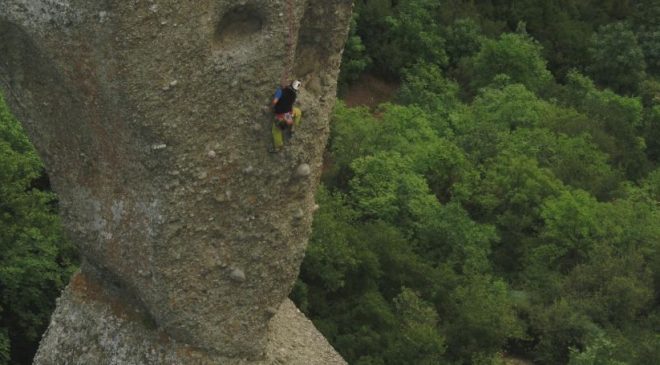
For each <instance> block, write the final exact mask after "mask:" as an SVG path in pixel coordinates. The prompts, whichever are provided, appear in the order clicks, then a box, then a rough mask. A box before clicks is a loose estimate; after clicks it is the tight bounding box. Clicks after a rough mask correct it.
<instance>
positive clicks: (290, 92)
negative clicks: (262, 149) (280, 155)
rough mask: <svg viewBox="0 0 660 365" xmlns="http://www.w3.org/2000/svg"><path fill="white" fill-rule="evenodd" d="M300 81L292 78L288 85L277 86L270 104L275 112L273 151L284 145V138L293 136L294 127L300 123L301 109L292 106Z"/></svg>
mask: <svg viewBox="0 0 660 365" xmlns="http://www.w3.org/2000/svg"><path fill="white" fill-rule="evenodd" d="M301 85H302V84H301V82H300V81H298V80H294V81H293V82H291V84H290V85H288V86H285V87H278V88H277V90H276V91H275V95H274V96H273V102H272V103H271V106H272V108H273V112H274V113H275V119H274V120H273V128H272V129H273V151H274V152H278V151H280V150H281V149H282V147H283V146H284V138H285V137H286V139H287V140H288V139H290V138H291V137H292V136H293V132H294V130H295V127H297V126H298V125H300V118H301V117H302V111H301V110H300V109H299V108H296V107H294V106H293V104H294V103H295V102H296V97H297V96H298V91H299V90H300V86H301Z"/></svg>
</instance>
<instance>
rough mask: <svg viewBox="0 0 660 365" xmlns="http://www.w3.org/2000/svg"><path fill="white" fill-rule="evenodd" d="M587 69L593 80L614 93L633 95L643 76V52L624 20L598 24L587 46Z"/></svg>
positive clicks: (644, 66) (644, 68)
mask: <svg viewBox="0 0 660 365" xmlns="http://www.w3.org/2000/svg"><path fill="white" fill-rule="evenodd" d="M589 52H590V54H591V64H590V65H589V67H588V69H589V72H590V74H591V75H593V77H594V80H596V81H597V82H599V83H601V84H603V85H605V86H608V87H611V88H612V89H614V90H615V91H617V92H622V93H631V94H634V93H636V92H637V91H638V90H639V83H640V82H641V81H642V80H643V79H644V77H645V70H646V64H645V62H644V53H643V52H642V49H641V47H640V46H639V44H638V43H637V37H636V36H635V33H633V31H632V30H631V29H630V27H628V26H627V25H626V24H624V23H613V24H608V25H605V26H603V27H601V28H600V29H599V30H598V32H597V33H596V34H595V35H594V37H593V41H592V46H591V48H590V49H589Z"/></svg>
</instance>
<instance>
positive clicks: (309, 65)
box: [0, 0, 352, 364]
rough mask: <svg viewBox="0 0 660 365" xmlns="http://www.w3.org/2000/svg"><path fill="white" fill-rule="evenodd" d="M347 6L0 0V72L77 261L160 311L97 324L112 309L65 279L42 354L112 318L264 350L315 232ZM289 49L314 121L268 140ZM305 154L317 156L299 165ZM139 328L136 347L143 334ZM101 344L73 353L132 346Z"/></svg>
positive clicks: (321, 0) (207, 0) (254, 352)
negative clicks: (282, 140)
mask: <svg viewBox="0 0 660 365" xmlns="http://www.w3.org/2000/svg"><path fill="white" fill-rule="evenodd" d="M351 8H352V2H351V1H350V0H239V1H229V0H199V1H175V0H126V1H102V0H0V89H2V90H3V91H4V93H5V97H6V99H7V101H8V103H9V105H10V107H11V108H12V110H13V112H14V113H15V114H16V116H17V117H18V119H19V120H21V121H22V123H23V125H24V127H25V128H26V130H27V131H28V134H29V135H30V138H31V140H32V142H33V143H34V144H35V146H36V148H37V150H38V152H39V154H40V156H41V157H42V158H43V160H44V162H45V164H46V166H47V170H48V173H49V176H50V178H51V183H52V186H53V188H54V190H55V191H56V192H57V193H58V195H59V199H60V211H61V214H62V216H63V222H64V224H65V228H66V229H67V231H68V232H69V235H70V237H71V239H72V240H73V241H74V242H75V243H76V244H77V245H78V246H79V247H80V250H81V253H82V256H83V259H84V262H85V265H84V266H83V269H82V270H83V274H82V275H88V276H89V275H93V276H95V277H97V279H95V280H96V281H97V282H98V283H99V287H100V288H102V289H103V288H106V287H109V286H111V285H114V286H115V287H116V290H115V292H114V293H115V294H114V295H115V296H116V297H118V298H119V299H118V300H120V301H121V302H127V303H131V305H133V306H134V307H135V308H140V311H142V312H143V313H144V314H145V318H149V321H150V323H151V324H152V325H153V326H151V327H149V326H146V327H145V326H143V327H140V326H138V324H137V323H133V324H131V323H128V324H126V323H123V322H122V324H121V325H118V326H119V327H112V326H110V325H108V326H102V325H99V324H98V323H99V322H90V323H88V324H86V323H85V321H87V320H88V319H89V318H91V317H85V316H92V317H93V315H94V314H95V313H96V314H99V315H101V314H102V312H97V310H100V309H98V308H97V307H96V306H95V305H94V304H90V303H87V302H84V301H77V302H76V301H73V299H72V298H73V294H71V289H69V291H68V292H67V293H66V294H65V295H64V297H63V299H62V300H61V301H60V305H59V307H58V310H57V314H56V315H55V317H54V319H53V322H52V323H51V326H50V328H49V330H48V333H47V334H46V337H45V338H44V339H43V341H42V346H41V349H40V351H39V356H38V357H37V359H42V360H37V363H43V364H49V363H51V362H48V360H47V359H48V357H47V356H48V354H52V353H60V351H63V349H64V347H61V346H65V344H66V343H67V338H66V336H69V335H73V334H74V333H78V332H80V333H85V334H86V335H87V336H88V337H98V338H103V336H106V337H107V336H113V335H112V333H114V332H103V331H114V330H113V328H122V329H126V330H127V331H129V332H126V333H136V332H135V331H138V332H139V331H147V330H149V331H162V333H165V334H166V335H167V336H168V338H171V339H172V341H177V343H185V344H188V345H189V346H191V348H194V349H196V350H195V351H200V352H201V353H207V354H216V355H217V356H220V355H222V356H229V357H235V358H241V357H245V358H258V357H260V356H261V357H263V356H265V355H264V353H265V349H266V348H267V346H268V344H269V343H270V342H269V341H270V339H269V337H268V336H269V334H271V333H273V332H272V331H271V330H269V321H270V319H271V317H272V316H273V313H274V311H273V308H278V307H279V306H280V304H281V303H282V302H283V301H285V300H286V296H287V295H288V293H289V291H290V289H291V286H292V285H293V282H294V280H295V278H296V276H297V273H298V268H299V265H300V262H301V260H302V257H303V255H304V250H305V246H306V242H307V237H308V236H309V233H310V226H311V219H312V213H313V209H314V206H315V204H314V192H315V190H316V187H317V184H318V180H319V175H320V167H321V163H322V161H321V160H322V151H323V148H324V145H325V141H326V139H327V135H328V129H329V128H328V115H329V113H330V110H331V108H332V106H333V104H334V101H335V98H334V95H335V89H336V79H337V73H338V69H339V63H340V60H341V52H342V47H343V44H344V41H345V38H346V34H347V30H348V23H349V20H350V13H351V10H352V9H351ZM290 29H291V30H292V31H293V32H290V31H289V30H290ZM290 34H291V35H292V37H291V39H293V41H294V42H293V44H292V47H293V48H289V46H288V45H287V42H288V40H289V38H290ZM289 50H292V51H295V53H293V54H294V55H295V57H293V60H294V64H293V65H292V66H293V67H292V70H293V71H292V72H293V74H292V75H290V76H291V78H294V77H295V78H298V79H301V80H302V81H303V85H308V87H306V88H305V87H303V90H302V92H301V94H300V96H299V100H300V107H301V109H302V110H303V122H302V125H301V126H300V127H299V128H298V129H297V131H296V138H295V139H294V140H292V142H291V144H290V145H287V146H286V148H285V150H284V151H283V152H281V153H279V154H270V153H268V149H269V147H270V144H271V135H270V123H271V116H270V115H269V114H268V112H266V111H264V106H265V105H267V104H268V102H269V101H270V100H269V99H270V97H271V96H272V92H273V91H274V87H275V86H276V85H277V84H278V83H279V81H280V77H281V75H282V73H283V70H284V69H287V68H288V67H287V63H288V62H287V59H289V57H288V54H289ZM303 164H306V165H307V166H309V173H308V174H307V171H304V172H305V174H302V175H301V174H300V173H299V172H298V173H297V169H298V167H299V166H301V165H303ZM92 272H93V273H94V274H92ZM72 285H73V284H72ZM280 312H281V310H280ZM58 318H60V319H61V320H58ZM76 318H78V320H76ZM101 318H107V320H108V321H113V320H114V319H112V318H111V317H101ZM99 320H102V319H99ZM130 320H131V319H130V318H129V319H128V320H127V321H129V322H130ZM108 323H110V322H108ZM88 325H89V326H90V327H89V328H87V326H88ZM133 325H135V326H136V327H131V326H133ZM72 326H73V327H72ZM76 326H77V327H76ZM74 328H75V330H73V329H74ZM128 328H134V331H133V329H131V330H128ZM150 328H153V329H150ZM85 329H87V330H85ZM131 331H133V332H131ZM269 331H270V332H269ZM141 335H144V336H146V337H144V338H152V337H149V336H151V335H153V333H149V334H147V333H144V334H141ZM136 336H137V334H136V335H135V336H133V335H131V336H128V337H125V338H126V339H127V340H130V341H133V340H137V339H140V338H143V337H140V336H137V337H136ZM90 341H91V340H90ZM145 341H146V340H145ZM133 345H135V346H137V347H135V348H134V350H135V356H138V355H139V353H140V351H142V349H144V347H139V344H133ZM90 346H91V345H90ZM112 346H117V347H116V348H113V347H112ZM97 348H98V349H99V350H98V351H106V352H105V353H103V354H101V353H98V354H95V355H85V354H83V353H80V354H72V355H71V356H72V357H70V358H67V359H68V360H67V361H65V362H64V363H84V362H81V361H82V360H81V359H87V360H89V362H87V363H95V362H96V363H99V361H101V362H100V363H103V362H102V360H94V359H104V357H103V356H106V358H107V356H110V355H111V354H113V353H114V351H129V352H130V351H133V350H131V348H132V347H131V346H129V345H126V344H125V343H123V344H119V343H118V342H109V343H107V346H105V345H104V346H101V347H97ZM108 351H109V352H108ZM89 354H92V353H91V352H90V353H89ZM143 355H144V356H147V354H143ZM76 356H78V357H76ZM90 356H91V357H90ZM113 356H114V355H113ZM131 356H132V355H131ZM140 356H142V355H140ZM87 360H85V361H87ZM181 361H182V363H186V362H185V361H184V360H181ZM55 363H61V362H55ZM111 363H113V362H111ZM138 363H139V362H138ZM192 363H195V362H192Z"/></svg>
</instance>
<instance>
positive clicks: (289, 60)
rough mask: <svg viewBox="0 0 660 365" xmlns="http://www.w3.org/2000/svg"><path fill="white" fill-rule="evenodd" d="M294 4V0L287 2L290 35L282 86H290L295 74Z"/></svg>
mask: <svg viewBox="0 0 660 365" xmlns="http://www.w3.org/2000/svg"><path fill="white" fill-rule="evenodd" d="M293 2H294V0H287V18H288V26H289V29H288V30H289V35H288V39H287V42H286V44H287V54H286V62H285V64H284V70H282V78H281V79H280V85H282V86H284V85H288V84H289V82H290V81H291V80H289V77H290V76H291V73H293V58H294V54H293V50H294V49H293V45H294V44H293V36H294V33H295V29H294V27H295V12H294V7H293Z"/></svg>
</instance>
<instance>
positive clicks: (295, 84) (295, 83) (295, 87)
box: [291, 80, 302, 91]
mask: <svg viewBox="0 0 660 365" xmlns="http://www.w3.org/2000/svg"><path fill="white" fill-rule="evenodd" d="M300 85H302V83H301V82H300V81H298V80H293V82H292V83H291V87H292V88H293V90H296V91H298V90H300Z"/></svg>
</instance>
